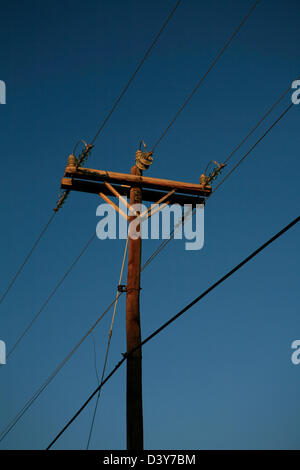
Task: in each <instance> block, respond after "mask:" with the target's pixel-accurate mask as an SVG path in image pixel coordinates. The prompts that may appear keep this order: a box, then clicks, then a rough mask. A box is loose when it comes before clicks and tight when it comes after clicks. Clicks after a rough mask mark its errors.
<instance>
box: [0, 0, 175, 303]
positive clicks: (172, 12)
mask: <svg viewBox="0 0 300 470" xmlns="http://www.w3.org/2000/svg"><path fill="white" fill-rule="evenodd" d="M181 1H182V0H178V1H177V2H176V4H175V5H174V7H173V9H172V10H171V11H170V13H169V15H168V17H167V19H166V20H165V22H164V23H163V25H162V27H161V28H160V30H159V32H158V33H157V35H156V36H155V38H154V40H153V41H152V43H151V45H150V46H149V48H148V49H147V51H146V53H145V54H144V56H143V57H142V59H141V60H140V62H139V64H138V66H137V68H136V70H135V71H134V73H133V74H132V76H131V77H130V79H129V81H128V82H127V84H126V85H125V87H124V89H123V91H122V92H121V94H120V96H119V97H118V98H117V100H116V101H115V103H114V105H113V107H112V108H111V110H110V111H109V113H108V114H107V116H106V117H105V119H104V121H103V122H102V124H101V126H100V128H99V129H98V131H97V133H96V135H95V137H94V138H93V140H92V142H91V145H93V144H94V142H95V140H96V139H97V137H98V136H99V134H100V132H101V131H102V130H103V128H104V126H105V125H106V123H107V122H108V120H109V118H110V117H111V115H112V114H113V112H114V111H115V109H116V107H117V106H118V104H119V103H120V101H121V99H122V98H123V96H124V95H125V93H126V91H127V90H128V88H129V86H130V85H131V83H132V82H133V80H134V78H135V76H136V75H137V73H138V72H139V70H140V69H141V67H142V65H143V64H144V62H145V60H146V59H147V57H148V55H149V54H150V52H151V50H152V48H153V47H154V45H155V44H156V42H157V41H158V39H159V37H160V36H161V34H162V32H163V31H164V29H165V28H166V26H167V24H168V23H169V21H170V19H171V18H172V16H173V14H174V13H175V11H176V9H177V7H178V6H179V4H180V3H181ZM64 194H65V196H67V195H68V192H65V193H64ZM64 199H65V197H64ZM64 199H63V200H64ZM56 212H57V208H55V211H54V213H53V214H52V215H51V217H50V219H49V221H48V222H47V224H46V225H45V227H44V228H43V230H42V232H41V233H40V235H39V237H38V238H37V240H36V242H35V243H34V245H33V247H32V248H31V250H30V251H29V252H28V254H27V255H26V257H25V259H24V261H23V263H22V264H21V265H20V267H19V269H18V271H17V272H16V274H15V276H14V277H13V279H12V281H11V282H10V284H9V286H8V287H7V289H6V290H5V292H4V293H3V295H2V297H1V298H0V304H1V303H2V302H3V300H4V299H5V297H6V296H7V294H8V292H9V291H10V290H11V288H12V287H13V285H14V283H15V282H16V280H17V278H18V277H19V275H20V273H21V272H22V270H23V268H24V266H25V264H26V263H27V261H28V260H29V258H30V257H31V255H32V253H33V252H34V250H35V249H36V247H37V245H38V243H39V241H40V240H41V238H42V237H43V235H44V234H45V233H46V231H47V229H48V227H49V225H50V224H51V222H52V220H53V219H54V216H55V214H56Z"/></svg>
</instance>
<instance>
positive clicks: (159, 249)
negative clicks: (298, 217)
mask: <svg viewBox="0 0 300 470" xmlns="http://www.w3.org/2000/svg"><path fill="white" fill-rule="evenodd" d="M285 95H286V92H285V93H284V95H282V96H281V98H280V99H279V100H278V101H277V102H276V103H277V104H278V103H279V102H280V100H281V99H282V98H283V96H285ZM293 106H294V105H293V103H291V104H290V105H289V106H288V107H287V108H286V109H285V110H284V111H283V113H281V115H280V116H279V117H278V118H277V119H276V120H275V121H274V122H273V124H271V126H270V127H269V128H268V129H267V130H266V132H265V133H264V134H263V135H262V136H261V137H260V138H259V139H258V140H257V141H256V142H255V144H254V145H252V147H251V148H250V149H249V150H248V151H247V152H246V153H245V154H244V155H243V157H242V158H241V159H240V160H239V161H238V162H237V163H236V165H235V166H234V167H233V168H232V169H231V170H230V171H229V172H228V173H227V174H226V175H225V176H224V178H223V179H222V180H221V181H220V183H219V184H218V185H217V186H216V187H215V189H214V190H213V191H212V193H211V195H212V194H214V193H215V192H216V191H217V190H218V188H219V187H220V186H221V185H222V184H223V183H224V181H226V179H227V178H229V176H230V175H231V174H232V173H233V172H234V171H235V170H236V168H237V167H238V166H239V165H240V164H241V163H242V161H243V160H245V158H247V157H248V155H249V154H250V153H251V152H252V151H253V150H254V149H255V148H256V146H257V145H258V144H259V143H260V142H261V141H262V140H263V139H264V138H265V137H266V136H267V135H268V134H269V132H270V131H271V130H272V129H273V128H274V127H275V126H276V124H278V122H279V121H281V119H282V118H283V117H284V116H285V115H286V114H287V113H288V111H289V110H290V109H291V108H292V107H293ZM274 107H275V104H274V105H273V106H272V108H271V109H270V110H269V112H268V113H267V114H266V115H265V117H266V116H267V115H268V114H270V112H271V110H272V109H274ZM260 122H262V120H261V121H260ZM257 127H258V126H256V127H255V129H256V128H257ZM255 129H253V130H252V131H251V132H250V133H249V134H248V136H247V137H246V138H244V139H243V141H242V143H244V142H245V141H246V140H247V139H248V138H249V137H250V135H251V134H252V133H253V132H254V130H255ZM242 143H241V144H239V145H238V148H239V147H240V146H241V145H242ZM234 153H235V151H234V152H232V153H231V155H230V156H229V157H228V158H227V160H226V161H228V160H229V159H230V158H231V156H232V155H233V154H234ZM211 195H210V197H211ZM195 210H196V209H193V211H192V215H193V214H194V213H195ZM182 223H183V224H184V219H183V221H182ZM174 234H175V229H173V230H172V232H171V233H170V238H168V239H167V240H164V241H163V242H162V243H161V244H160V245H159V246H158V247H157V248H156V250H155V251H154V252H153V253H152V255H151V256H150V257H149V258H148V259H147V260H146V261H145V263H144V265H143V267H142V269H141V271H143V270H144V269H145V268H146V267H147V266H148V264H149V263H151V262H152V261H153V260H154V258H155V257H156V256H157V255H158V254H159V253H160V252H161V251H162V250H163V248H165V247H166V245H167V244H168V243H170V241H171V240H173V238H174Z"/></svg>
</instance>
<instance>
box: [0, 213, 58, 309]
mask: <svg viewBox="0 0 300 470" xmlns="http://www.w3.org/2000/svg"><path fill="white" fill-rule="evenodd" d="M54 217H55V212H53V214H52V215H51V217H50V219H49V220H48V222H47V223H46V225H45V226H44V228H43V230H42V231H41V233H40V234H39V236H38V238H37V239H36V241H35V242H34V245H33V247H32V248H31V250H30V251H29V252H28V254H27V255H26V257H25V259H24V261H23V263H22V264H21V266H20V267H19V269H18V270H17V272H16V274H15V275H14V277H13V279H12V280H11V282H10V284H9V286H8V287H7V289H6V290H5V292H4V293H3V294H2V296H1V299H0V304H2V302H3V300H4V299H5V297H6V296H7V294H8V293H9V291H10V289H11V288H12V286H13V285H14V283H15V282H16V280H17V278H18V277H19V275H20V274H21V272H22V270H23V268H24V266H25V264H26V263H27V261H28V260H29V258H30V257H31V255H32V253H33V252H34V250H35V249H36V247H37V246H38V244H39V242H40V240H41V239H42V237H43V235H44V234H45V233H46V231H47V230H48V228H49V226H50V224H51V222H52V220H53V219H54Z"/></svg>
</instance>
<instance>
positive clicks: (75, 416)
mask: <svg viewBox="0 0 300 470" xmlns="http://www.w3.org/2000/svg"><path fill="white" fill-rule="evenodd" d="M299 221H300V215H299V216H298V217H296V218H295V219H294V220H292V222H290V223H289V224H288V225H286V226H285V227H284V228H283V229H282V230H280V231H279V232H277V233H276V234H275V235H273V236H272V237H271V238H270V239H269V240H268V241H267V242H265V243H263V244H262V245H261V246H260V247H259V248H257V249H256V250H254V251H253V252H252V253H251V254H250V255H249V256H247V257H246V258H245V259H244V260H243V261H241V262H240V263H239V264H238V265H236V266H235V267H234V268H233V269H231V270H230V271H228V272H227V273H226V274H225V275H224V276H222V277H221V278H220V279H219V280H218V281H216V282H215V283H214V284H212V285H211V286H210V287H209V288H208V289H206V290H205V291H204V292H202V294H200V295H199V296H198V297H196V298H195V299H194V300H192V302H190V303H189V304H188V305H186V307H184V308H183V309H182V310H180V311H179V312H178V313H177V314H176V315H174V316H173V317H171V318H170V319H169V320H168V321H167V322H165V323H164V324H163V325H162V326H160V327H159V328H157V330H155V331H154V332H153V333H152V334H150V335H149V336H148V337H147V338H146V339H144V340H143V341H142V342H141V343H140V344H139V345H138V346H136V347H135V348H133V349H131V350H130V351H128V352H127V353H125V354H124V355H123V358H122V359H121V361H120V362H118V364H117V365H116V366H115V367H114V369H113V370H112V371H111V372H110V374H108V376H107V377H106V378H105V379H104V380H103V381H102V382H101V383H100V385H99V386H98V387H97V388H96V390H94V392H93V393H92V394H91V395H90V396H89V398H88V399H87V400H86V401H85V402H84V404H83V405H82V406H81V407H80V408H79V410H78V411H77V412H76V413H75V414H74V415H73V417H72V418H71V419H70V420H69V421H68V422H67V424H66V425H65V426H64V427H63V428H62V430H61V431H60V432H59V433H58V434H57V435H56V437H55V438H54V439H53V440H52V441H51V443H50V444H49V445H48V447H47V450H49V449H51V447H52V446H53V444H55V442H56V441H57V440H58V439H59V438H60V436H61V435H62V434H63V433H64V432H65V431H66V429H67V428H68V427H69V426H70V425H71V424H72V423H73V421H75V419H76V418H77V417H78V416H79V415H80V413H81V412H82V411H83V410H84V408H85V407H86V406H87V405H88V403H89V402H90V401H91V400H92V398H93V397H94V396H95V395H96V393H98V392H99V391H100V390H101V388H102V387H103V385H104V384H105V383H106V382H108V380H109V379H110V378H111V377H112V376H113V375H114V374H115V372H116V371H117V370H118V369H119V368H120V367H121V365H122V364H123V362H125V360H126V359H127V357H128V356H129V355H131V354H132V353H133V352H134V351H136V350H138V349H140V348H141V347H142V346H144V345H145V344H146V343H148V342H149V341H150V340H151V339H153V338H154V337H155V336H157V335H158V334H159V333H160V332H161V331H163V330H164V329H165V328H167V327H168V326H169V325H170V324H171V323H173V322H174V321H175V320H177V319H178V318H179V317H180V316H181V315H183V314H184V313H185V312H186V311H187V310H189V309H190V308H192V307H193V306H194V305H195V304H196V303H197V302H199V301H200V300H202V299H203V298H204V297H205V296H206V295H208V294H209V293H210V292H211V291H213V290H214V289H215V288H216V287H218V286H219V285H220V284H222V283H223V282H224V281H225V280H226V279H228V278H229V277H230V276H232V275H233V274H234V273H235V272H237V271H238V270H239V269H241V268H242V267H243V266H244V265H245V264H246V263H248V262H249V261H250V260H251V259H252V258H254V257H255V256H257V255H258V254H259V253H260V252H261V251H263V250H264V249H265V248H267V246H269V245H270V244H271V243H273V242H274V241H275V240H277V239H278V238H279V237H281V236H282V235H283V234H284V233H285V232H287V231H288V230H290V229H291V228H292V227H293V226H294V225H296V224H297V223H298V222H299Z"/></svg>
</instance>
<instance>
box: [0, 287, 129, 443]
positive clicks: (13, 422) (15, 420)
mask: <svg viewBox="0 0 300 470" xmlns="http://www.w3.org/2000/svg"><path fill="white" fill-rule="evenodd" d="M122 294H123V293H122V292H121V293H120V295H119V298H120V296H121V295H122ZM116 300H117V299H114V301H113V302H112V303H111V304H110V305H109V306H108V307H107V308H106V310H104V312H103V313H102V314H101V315H100V317H98V318H97V320H96V321H95V322H94V324H93V325H92V326H91V327H90V329H89V330H88V331H87V332H86V333H85V335H84V336H83V337H82V338H81V339H80V340H79V341H78V343H77V344H76V345H75V346H74V347H73V349H72V350H71V351H70V352H69V353H68V354H67V356H66V357H65V358H64V359H63V360H62V361H61V363H60V364H59V365H58V366H57V367H56V369H54V371H53V372H52V373H51V374H50V375H49V377H48V378H47V379H46V380H45V382H44V383H43V384H42V385H41V386H40V387H39V389H38V390H37V391H36V392H35V393H34V394H33V396H32V397H31V398H30V399H29V400H28V401H27V402H26V403H25V405H24V406H23V408H21V410H20V411H19V412H18V413H17V415H16V416H15V417H14V418H13V419H12V420H11V421H10V423H8V425H7V426H6V427H5V428H4V429H3V430H2V431H1V433H0V442H1V441H2V440H3V439H4V438H5V437H6V436H7V434H8V433H9V432H10V431H11V430H12V429H13V428H14V427H15V425H16V424H17V423H18V421H19V420H20V419H21V418H22V416H23V415H24V414H25V413H26V411H27V410H28V409H29V408H30V407H31V406H32V405H33V403H34V402H35V401H36V400H37V398H38V397H39V396H40V395H41V393H42V392H43V391H44V390H45V389H46V388H47V386H48V385H49V384H50V383H51V382H52V380H53V379H54V378H55V377H56V376H57V374H58V373H59V371H60V370H61V369H62V368H63V367H64V365H65V364H66V363H67V362H68V361H69V359H71V357H72V356H73V354H74V353H75V352H76V351H77V349H78V348H79V347H80V346H81V344H82V343H83V342H84V341H85V339H86V338H87V337H88V336H89V335H90V334H91V333H92V331H93V330H94V329H95V328H96V326H97V325H98V323H99V322H100V321H101V320H102V319H103V318H104V316H105V315H106V313H107V312H108V311H109V310H110V309H111V307H112V306H113V305H114V304H115V302H116ZM99 383H100V380H99Z"/></svg>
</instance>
